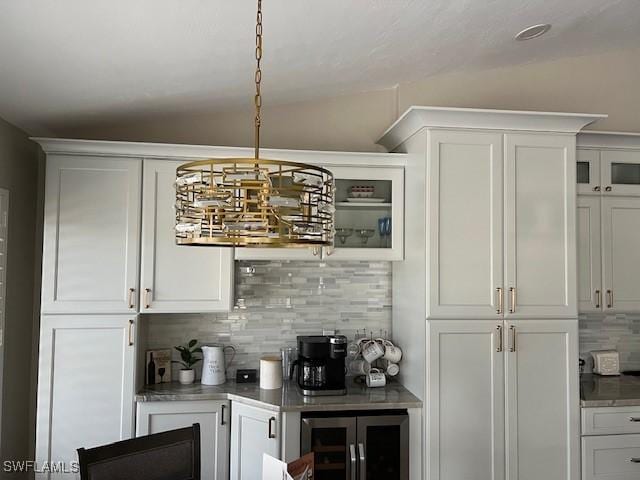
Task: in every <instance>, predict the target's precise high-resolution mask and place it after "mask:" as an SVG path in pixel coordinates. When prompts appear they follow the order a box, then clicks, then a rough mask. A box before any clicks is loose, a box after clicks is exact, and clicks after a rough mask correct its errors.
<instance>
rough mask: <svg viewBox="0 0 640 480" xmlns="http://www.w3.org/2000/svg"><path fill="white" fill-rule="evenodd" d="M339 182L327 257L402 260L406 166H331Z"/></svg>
mask: <svg viewBox="0 0 640 480" xmlns="http://www.w3.org/2000/svg"><path fill="white" fill-rule="evenodd" d="M330 170H331V171H332V172H333V174H334V178H335V182H336V196H335V202H336V214H335V228H336V236H335V243H334V248H325V249H324V252H323V253H324V259H325V260H402V258H403V232H404V224H403V220H404V218H403V217H404V215H403V201H404V200H403V199H404V169H403V168H394V167H389V168H380V167H378V168H362V167H335V168H330Z"/></svg>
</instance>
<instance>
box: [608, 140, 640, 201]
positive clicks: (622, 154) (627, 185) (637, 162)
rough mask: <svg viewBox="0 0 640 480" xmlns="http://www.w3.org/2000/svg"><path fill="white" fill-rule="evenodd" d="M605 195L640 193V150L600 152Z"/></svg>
mask: <svg viewBox="0 0 640 480" xmlns="http://www.w3.org/2000/svg"><path fill="white" fill-rule="evenodd" d="M600 158H601V160H600V161H601V172H602V185H603V187H602V191H603V193H604V194H605V195H640V150H629V151H624V150H602V151H601V152H600Z"/></svg>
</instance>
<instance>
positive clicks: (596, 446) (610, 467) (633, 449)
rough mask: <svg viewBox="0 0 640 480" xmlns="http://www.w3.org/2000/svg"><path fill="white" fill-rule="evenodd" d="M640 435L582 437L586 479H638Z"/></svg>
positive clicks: (639, 473) (583, 468) (584, 479)
mask: <svg viewBox="0 0 640 480" xmlns="http://www.w3.org/2000/svg"><path fill="white" fill-rule="evenodd" d="M638 478H640V435H604V436H594V437H583V438H582V480H638Z"/></svg>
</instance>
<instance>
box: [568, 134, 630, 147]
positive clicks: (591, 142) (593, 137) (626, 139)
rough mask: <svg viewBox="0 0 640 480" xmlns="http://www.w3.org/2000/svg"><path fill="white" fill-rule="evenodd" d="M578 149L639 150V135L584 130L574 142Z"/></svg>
mask: <svg viewBox="0 0 640 480" xmlns="http://www.w3.org/2000/svg"><path fill="white" fill-rule="evenodd" d="M576 145H577V146H578V147H586V148H629V149H640V133H632V132H607V131H601V130H585V131H582V132H580V134H579V135H578V138H577V140H576Z"/></svg>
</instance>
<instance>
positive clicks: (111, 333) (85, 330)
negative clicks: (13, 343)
mask: <svg viewBox="0 0 640 480" xmlns="http://www.w3.org/2000/svg"><path fill="white" fill-rule="evenodd" d="M134 318H135V316H130V315H93V316H90V315H44V316H43V317H42V322H41V325H40V363H39V369H38V413H37V428H36V461H37V462H38V464H39V465H43V464H44V463H45V462H47V463H51V462H65V463H66V465H70V462H74V461H76V460H77V455H76V449H78V448H80V447H84V448H92V447H97V446H99V445H104V444H107V443H112V442H117V441H119V440H125V439H127V438H131V437H132V436H133V423H134V420H133V419H134V403H133V395H134V393H135V392H134V370H135V335H136V332H135V322H134V320H133V319H134ZM58 477H59V475H56V474H53V475H51V476H50V477H49V475H45V474H43V475H42V476H41V477H38V478H52V479H55V478H58Z"/></svg>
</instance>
